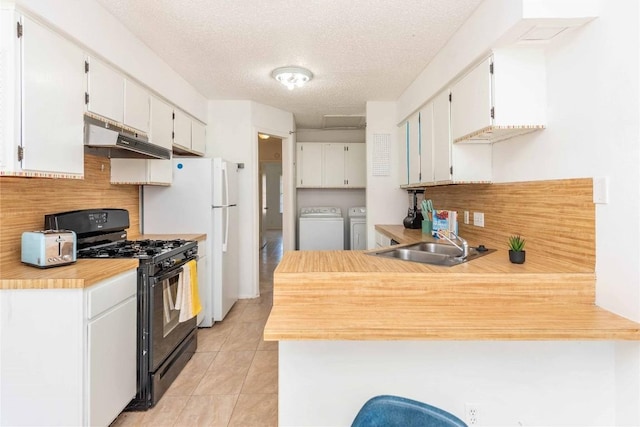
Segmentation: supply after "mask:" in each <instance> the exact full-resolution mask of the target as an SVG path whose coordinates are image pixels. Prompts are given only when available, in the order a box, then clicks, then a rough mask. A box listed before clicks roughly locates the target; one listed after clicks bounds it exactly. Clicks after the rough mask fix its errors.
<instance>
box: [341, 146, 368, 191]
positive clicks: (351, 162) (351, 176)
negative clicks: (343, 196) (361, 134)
mask: <svg viewBox="0 0 640 427" xmlns="http://www.w3.org/2000/svg"><path fill="white" fill-rule="evenodd" d="M345 145H346V147H347V150H346V153H345V166H344V174H345V185H346V186H347V187H352V188H364V187H366V186H367V145H366V144H360V143H347V144H345Z"/></svg>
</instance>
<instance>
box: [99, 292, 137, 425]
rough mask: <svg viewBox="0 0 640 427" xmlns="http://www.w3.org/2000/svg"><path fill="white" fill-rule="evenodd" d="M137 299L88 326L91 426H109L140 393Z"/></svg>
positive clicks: (127, 302) (111, 310)
mask: <svg viewBox="0 0 640 427" xmlns="http://www.w3.org/2000/svg"><path fill="white" fill-rule="evenodd" d="M136 313H137V304H136V297H135V296H133V297H130V298H129V299H127V300H125V301H124V302H122V303H120V304H119V305H117V306H116V307H113V308H111V309H110V310H109V311H107V312H105V313H104V314H102V315H101V316H99V317H97V318H96V319H94V320H91V321H90V322H89V324H88V355H89V363H88V374H89V383H88V387H89V408H88V409H89V416H88V418H89V425H92V426H98V425H101V426H104V425H109V424H110V423H111V422H112V421H113V420H114V419H115V418H116V417H117V416H118V414H119V413H120V412H121V411H122V409H124V407H125V406H126V405H127V403H129V402H130V401H131V399H132V398H133V397H134V396H135V394H136V321H137V320H136Z"/></svg>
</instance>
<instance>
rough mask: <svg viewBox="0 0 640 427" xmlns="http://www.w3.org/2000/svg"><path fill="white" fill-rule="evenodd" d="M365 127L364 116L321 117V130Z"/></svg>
mask: <svg viewBox="0 0 640 427" xmlns="http://www.w3.org/2000/svg"><path fill="white" fill-rule="evenodd" d="M364 127H366V121H365V116H360V115H350V116H346V115H326V116H323V117H322V129H362V128H364Z"/></svg>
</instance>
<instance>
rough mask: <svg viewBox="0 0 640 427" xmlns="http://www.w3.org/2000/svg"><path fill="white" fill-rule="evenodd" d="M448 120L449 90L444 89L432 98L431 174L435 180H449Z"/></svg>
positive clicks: (449, 145)
mask: <svg viewBox="0 0 640 427" xmlns="http://www.w3.org/2000/svg"><path fill="white" fill-rule="evenodd" d="M449 120H450V119H449V91H448V90H444V91H442V92H440V94H438V95H436V97H435V98H434V100H433V175H434V181H436V182H439V181H449V180H451V136H450V133H449V127H450V121H449Z"/></svg>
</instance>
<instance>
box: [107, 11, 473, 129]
mask: <svg viewBox="0 0 640 427" xmlns="http://www.w3.org/2000/svg"><path fill="white" fill-rule="evenodd" d="M481 1H482V0H244V1H243V0H98V2H99V3H100V4H102V5H103V6H104V7H105V8H106V9H107V10H108V11H110V12H111V13H112V14H113V15H115V16H116V18H118V19H119V20H120V21H121V22H122V23H123V24H124V25H125V26H126V27H127V28H128V29H129V30H130V31H131V32H132V33H134V34H135V35H137V36H138V37H139V38H140V39H141V40H142V41H143V42H144V43H146V44H147V45H148V46H149V47H150V48H151V49H152V50H153V51H155V52H156V53H157V54H158V55H159V56H160V57H161V58H162V59H163V60H164V61H166V62H167V63H168V64H169V65H170V66H171V67H172V68H173V69H174V70H176V72H178V73H179V74H180V75H182V76H183V77H184V78H185V79H186V80H187V81H188V82H189V83H191V84H192V85H193V86H194V87H195V88H196V89H197V90H198V91H199V92H201V93H202V94H203V95H204V96H205V97H206V98H208V99H247V100H253V101H256V102H259V103H262V104H267V105H272V106H274V107H277V108H280V109H282V110H285V111H291V112H292V113H293V114H294V116H295V120H296V125H297V127H298V128H312V129H313V128H321V125H322V116H323V115H326V114H330V115H352V114H364V112H365V103H366V101H394V100H396V99H398V97H399V96H400V95H401V94H402V92H403V91H404V90H405V89H406V88H407V86H409V84H410V83H411V82H412V81H413V80H414V79H415V78H416V77H417V76H418V74H419V73H420V72H421V71H422V70H423V69H424V68H425V67H426V66H427V64H428V63H429V61H430V60H431V59H432V58H433V56H434V55H435V54H436V53H437V51H438V50H439V49H440V48H441V47H442V46H443V45H444V44H445V43H446V42H447V40H448V39H449V38H450V37H451V36H452V34H453V33H454V32H455V31H456V30H457V29H458V28H459V27H460V25H462V23H463V22H464V21H465V20H466V19H467V18H468V16H469V15H470V14H471V13H472V12H473V11H474V10H475V8H476V7H477V6H478V5H479V4H480V2H481ZM288 65H298V66H302V67H305V68H308V69H309V70H311V71H312V72H313V74H314V78H313V80H312V81H311V82H309V83H308V84H307V85H306V86H305V87H303V88H301V89H295V90H293V91H289V90H288V89H287V88H286V87H284V86H282V85H281V84H279V83H278V82H276V81H275V80H274V79H273V78H272V77H271V71H272V70H273V69H275V68H278V67H283V66H288Z"/></svg>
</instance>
